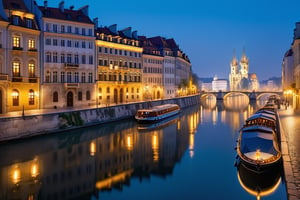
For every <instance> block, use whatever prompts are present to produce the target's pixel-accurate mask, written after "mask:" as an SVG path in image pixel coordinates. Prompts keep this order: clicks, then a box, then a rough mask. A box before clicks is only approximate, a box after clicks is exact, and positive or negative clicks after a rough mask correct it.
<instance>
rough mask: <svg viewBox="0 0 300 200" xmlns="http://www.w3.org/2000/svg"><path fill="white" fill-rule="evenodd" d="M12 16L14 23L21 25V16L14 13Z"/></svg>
mask: <svg viewBox="0 0 300 200" xmlns="http://www.w3.org/2000/svg"><path fill="white" fill-rule="evenodd" d="M12 18H13V24H14V25H19V21H20V17H19V16H15V15H13V16H12Z"/></svg>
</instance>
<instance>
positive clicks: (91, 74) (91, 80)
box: [89, 72, 93, 83]
mask: <svg viewBox="0 0 300 200" xmlns="http://www.w3.org/2000/svg"><path fill="white" fill-rule="evenodd" d="M92 82H93V73H91V72H90V73H89V83H92Z"/></svg>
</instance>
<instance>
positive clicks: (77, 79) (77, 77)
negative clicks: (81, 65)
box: [75, 72, 79, 83]
mask: <svg viewBox="0 0 300 200" xmlns="http://www.w3.org/2000/svg"><path fill="white" fill-rule="evenodd" d="M75 83H79V73H78V72H75Z"/></svg>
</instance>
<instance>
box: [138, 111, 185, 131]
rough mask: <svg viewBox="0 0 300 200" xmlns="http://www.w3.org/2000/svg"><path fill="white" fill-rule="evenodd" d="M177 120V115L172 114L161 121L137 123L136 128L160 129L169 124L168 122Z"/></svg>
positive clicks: (171, 122) (172, 122)
mask: <svg viewBox="0 0 300 200" xmlns="http://www.w3.org/2000/svg"><path fill="white" fill-rule="evenodd" d="M178 120H179V116H178V115H173V116H172V117H169V118H166V119H163V120H161V121H158V122H156V123H139V124H138V130H141V131H142V130H153V129H160V128H164V127H166V126H169V125H170V124H174V123H176V122H177V121H178Z"/></svg>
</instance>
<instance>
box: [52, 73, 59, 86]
mask: <svg viewBox="0 0 300 200" xmlns="http://www.w3.org/2000/svg"><path fill="white" fill-rule="evenodd" d="M57 82H58V77H57V72H53V83H57Z"/></svg>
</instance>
